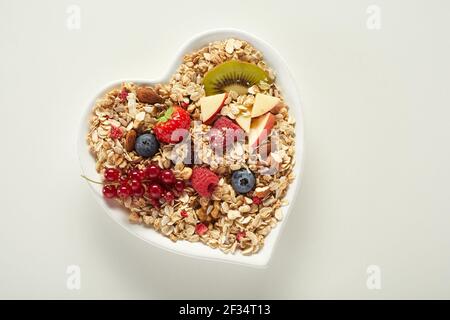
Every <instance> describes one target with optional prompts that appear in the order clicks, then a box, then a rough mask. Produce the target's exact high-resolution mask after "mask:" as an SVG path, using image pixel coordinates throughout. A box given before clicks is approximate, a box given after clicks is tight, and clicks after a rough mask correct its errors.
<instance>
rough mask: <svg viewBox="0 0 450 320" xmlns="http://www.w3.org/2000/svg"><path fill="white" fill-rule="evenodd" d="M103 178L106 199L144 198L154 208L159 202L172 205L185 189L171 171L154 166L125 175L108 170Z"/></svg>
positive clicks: (182, 183) (132, 170)
mask: <svg viewBox="0 0 450 320" xmlns="http://www.w3.org/2000/svg"><path fill="white" fill-rule="evenodd" d="M104 177H105V182H104V186H103V195H104V196H105V197H106V198H109V199H111V198H116V197H119V198H121V199H126V198H128V197H131V196H136V197H143V196H146V198H148V200H149V201H150V203H151V204H152V205H153V206H155V207H159V206H160V204H161V201H165V202H167V203H169V204H172V203H173V201H174V200H175V197H179V196H180V194H181V192H183V190H184V187H185V183H184V181H183V180H180V179H176V178H175V175H174V173H173V171H172V170H170V169H161V168H159V167H158V166H157V165H155V164H151V165H149V166H148V167H147V168H145V169H144V170H140V169H137V168H132V169H130V170H128V171H127V172H126V173H124V172H122V171H121V170H119V169H116V168H108V169H106V170H105V173H104Z"/></svg>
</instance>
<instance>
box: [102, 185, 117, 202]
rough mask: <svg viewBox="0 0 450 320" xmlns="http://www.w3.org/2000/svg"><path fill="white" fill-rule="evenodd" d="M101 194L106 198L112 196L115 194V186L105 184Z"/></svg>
mask: <svg viewBox="0 0 450 320" xmlns="http://www.w3.org/2000/svg"><path fill="white" fill-rule="evenodd" d="M103 195H104V196H105V198H108V199H111V198H114V197H116V196H117V188H116V187H115V186H113V185H111V184H107V185H105V186H104V187H103Z"/></svg>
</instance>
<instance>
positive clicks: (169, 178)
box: [159, 169, 175, 185]
mask: <svg viewBox="0 0 450 320" xmlns="http://www.w3.org/2000/svg"><path fill="white" fill-rule="evenodd" d="M159 179H160V180H161V181H162V182H163V183H165V184H168V185H171V184H174V182H175V175H174V174H173V172H172V171H171V170H169V169H167V170H163V171H161V173H160V175H159Z"/></svg>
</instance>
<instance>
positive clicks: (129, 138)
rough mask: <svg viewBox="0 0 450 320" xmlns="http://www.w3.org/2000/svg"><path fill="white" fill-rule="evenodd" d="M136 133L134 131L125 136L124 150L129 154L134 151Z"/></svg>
mask: <svg viewBox="0 0 450 320" xmlns="http://www.w3.org/2000/svg"><path fill="white" fill-rule="evenodd" d="M136 136H137V133H136V131H135V130H134V129H131V130H130V131H128V132H127V135H126V136H125V150H127V151H128V152H131V151H133V150H134V143H135V142H136Z"/></svg>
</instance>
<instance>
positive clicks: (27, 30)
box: [0, 0, 450, 299]
mask: <svg viewBox="0 0 450 320" xmlns="http://www.w3.org/2000/svg"><path fill="white" fill-rule="evenodd" d="M70 4H76V5H79V7H80V8H81V29H80V30H72V31H71V30H69V29H67V27H66V20H67V17H68V15H67V13H66V9H67V7H68V6H69V5H70ZM371 4H375V5H378V6H379V8H380V9H381V19H382V20H381V30H378V31H377V30H369V29H368V28H367V27H366V20H367V18H368V14H367V13H366V9H367V7H368V6H369V5H371ZM449 10H450V5H449V2H448V1H444V0H442V1H379V0H372V1H365V0H362V1H356V0H355V1H349V0H347V1H281V0H278V1H263V0H259V1H238V0H228V1H220V2H217V1H211V0H209V1H195V0H192V1H130V0H128V1H115V2H112V1H95V3H94V1H75V0H74V1H12V0H10V1H6V0H1V1H0V57H1V59H0V111H1V113H0V116H1V122H2V124H1V126H0V133H1V137H2V139H1V143H2V144H1V157H0V165H1V169H2V180H1V181H2V183H1V185H0V195H1V196H0V197H1V200H2V204H1V207H0V212H1V222H0V225H1V231H0V298H68V299H72V298H137V299H140V298H150V299H152V298H224V299H232V298H235V299H237V298H257V299H259V298H274V299H278V298H297V299H304V298H338V299H341V298H357V299H358V298H369V299H380V298H388V299H390V298H450V231H449V230H450V216H449V214H450V169H449V165H450V148H449V138H450V126H449V119H450V104H449V102H450V99H449V83H450V62H449V57H450V45H449V42H450V37H449V30H450V18H449V14H448V13H449ZM215 27H234V28H241V29H243V30H246V31H248V32H250V33H254V34H255V35H257V36H259V37H261V38H263V39H264V40H266V41H267V42H269V43H270V44H272V45H273V46H274V47H275V48H276V49H278V51H279V52H280V53H281V55H282V56H283V57H284V58H285V59H286V60H287V62H288V65H289V66H290V67H291V69H292V73H293V74H294V77H295V78H296V80H297V85H298V88H299V90H300V92H301V98H302V101H303V104H304V116H305V129H306V130H305V134H306V136H305V139H306V141H305V142H306V149H305V167H304V170H305V171H304V177H303V179H304V180H303V185H302V189H301V191H300V193H299V196H298V201H297V203H295V204H294V205H295V211H294V212H293V213H292V214H291V216H290V218H289V223H288V225H287V226H286V228H285V230H284V233H283V234H282V236H281V239H280V242H279V245H278V248H277V250H276V252H275V254H274V257H273V259H272V261H271V264H270V266H269V267H268V268H267V269H264V270H257V269H252V268H247V267H242V266H234V265H228V264H221V263H215V262H205V261H200V260H194V259H191V258H185V257H180V256H176V255H173V254H171V253H167V252H165V251H162V250H160V249H157V248H154V247H151V246H149V245H148V244H146V243H145V242H143V241H141V240H139V239H137V238H134V237H132V236H131V235H130V234H129V233H127V232H125V231H124V230H123V229H122V228H121V227H119V226H118V225H116V224H115V223H114V222H113V221H112V220H110V219H109V218H108V217H107V215H106V214H104V212H103V211H102V210H101V209H100V207H99V206H98V205H97V204H96V203H95V200H94V198H93V197H92V196H91V194H90V190H89V188H88V187H87V186H86V183H85V182H84V181H82V180H81V178H80V177H79V173H80V170H79V166H78V160H77V155H76V147H75V142H76V130H77V128H78V125H79V121H80V118H81V114H82V111H83V110H84V109H85V107H86V106H85V105H84V103H85V101H87V100H88V99H90V98H91V97H92V95H93V94H95V93H96V91H97V90H98V89H99V88H101V87H102V86H103V85H104V84H105V83H107V82H110V81H111V80H115V79H118V78H145V77H149V78H153V77H157V76H159V75H161V74H162V73H163V71H164V70H165V68H166V67H167V66H168V65H169V63H170V61H171V59H172V57H173V56H174V54H175V52H176V50H177V49H178V48H179V46H180V45H181V44H183V43H184V42H185V41H186V40H187V39H188V38H190V37H191V36H193V35H195V34H196V33H198V32H202V31H204V30H206V29H211V28H215ZM71 264H76V265H79V266H80V267H81V289H80V290H78V291H71V290H68V289H67V288H66V279H67V275H66V268H67V266H68V265H71ZM372 264H375V265H378V266H380V268H381V276H382V278H381V283H382V288H381V290H368V289H367V287H366V279H367V274H366V268H367V267H368V266H369V265H372Z"/></svg>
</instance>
